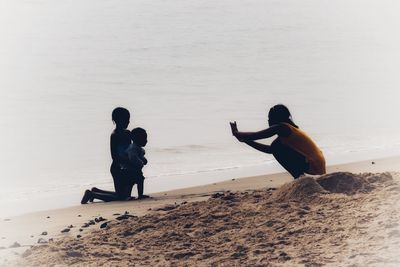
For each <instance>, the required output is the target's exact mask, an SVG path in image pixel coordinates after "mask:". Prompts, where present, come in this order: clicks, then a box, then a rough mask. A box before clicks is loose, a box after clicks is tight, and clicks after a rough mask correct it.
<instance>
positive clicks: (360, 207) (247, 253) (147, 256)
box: [0, 158, 400, 266]
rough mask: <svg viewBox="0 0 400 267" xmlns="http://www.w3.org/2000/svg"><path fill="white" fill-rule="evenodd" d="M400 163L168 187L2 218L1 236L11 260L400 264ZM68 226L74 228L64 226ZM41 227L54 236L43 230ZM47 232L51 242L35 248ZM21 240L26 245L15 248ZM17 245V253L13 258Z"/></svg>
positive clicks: (363, 164) (33, 263)
mask: <svg viewBox="0 0 400 267" xmlns="http://www.w3.org/2000/svg"><path fill="white" fill-rule="evenodd" d="M399 162H400V158H390V159H383V160H375V161H374V164H372V162H371V161H365V162H359V163H352V164H346V165H340V166H333V167H331V168H330V169H329V171H330V172H337V171H342V172H341V173H333V174H328V175H326V176H323V177H305V178H302V179H300V180H297V181H294V182H291V179H290V177H288V176H287V175H286V174H275V175H269V176H260V177H252V178H244V179H237V180H234V181H227V182H223V183H218V184H211V185H207V186H201V187H195V188H188V189H182V190H175V191H171V192H166V193H160V194H157V195H154V198H153V199H151V200H144V201H132V202H119V203H96V204H89V205H82V206H78V207H73V208H68V209H62V210H55V211H47V212H41V213H35V214H30V215H24V216H20V217H16V218H11V219H10V220H7V221H3V222H1V224H0V227H1V228H2V230H6V231H4V237H5V239H2V242H3V243H6V242H8V245H7V246H4V247H5V248H4V249H3V250H1V252H3V256H4V257H3V262H4V264H5V265H10V266H12V265H18V266H38V265H39V266H41V265H49V266H51V265H62V266H64V265H74V264H75V265H78V266H79V265H82V266H83V265H89V266H100V265H106V266H109V265H112V266H127V265H135V264H137V265H141V266H157V265H159V266H194V265H196V266H257V265H259V266H280V265H286V266H293V265H294V266H296V265H300V266H320V265H331V266H338V265H340V266H351V265H354V266H365V265H371V266H374V265H376V266H382V265H385V266H388V265H392V266H399V265H400V260H398V257H397V256H398V255H397V248H398V246H399V244H400V226H399V224H398V221H399V216H400V215H399V214H400V213H399V212H398V211H399V207H400V205H399V199H400V197H399V196H400V186H399V182H400V181H399V179H400V178H399V175H398V174H396V173H394V172H393V171H396V170H400V168H399ZM343 171H352V172H355V173H358V172H383V171H392V173H383V174H371V173H364V174H357V175H355V174H351V173H343ZM287 182H289V183H287ZM285 183H286V184H285ZM282 184H284V185H283V186H281V187H279V186H280V185H282ZM278 187H279V189H274V188H278ZM228 191H229V192H228ZM125 211H126V213H127V214H126V215H125ZM117 213H118V214H117ZM79 215H80V216H79ZM100 216H101V217H103V218H105V220H104V221H103V220H102V219H101V218H99V217H100ZM48 217H49V218H48ZM90 220H93V223H91V224H90V225H89V224H88V222H89V221H90ZM105 223H106V224H105ZM69 225H70V226H72V228H68V226H69ZM101 225H103V227H104V228H102V229H100V227H101ZM86 226H87V227H86ZM63 229H68V230H66V231H67V232H66V233H60V231H61V230H63ZM43 231H46V232H47V235H41V233H42V232H43ZM2 235H3V234H2ZM78 235H79V237H78ZM31 236H33V237H31ZM40 238H41V240H40V241H41V242H43V243H44V244H40V245H36V246H35V247H33V248H32V249H29V250H27V248H29V247H30V245H32V244H33V243H36V242H37V241H38V240H39V239H40ZM14 241H18V242H19V244H21V245H23V246H22V247H17V248H8V247H9V246H10V245H12V244H13V242H14ZM14 253H17V254H18V255H17V256H18V257H17V259H16V261H13V260H12V258H11V257H10V255H11V254H14ZM21 255H22V257H21ZM5 256H7V257H5ZM5 260H7V261H5Z"/></svg>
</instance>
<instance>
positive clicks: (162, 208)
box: [156, 204, 177, 211]
mask: <svg viewBox="0 0 400 267" xmlns="http://www.w3.org/2000/svg"><path fill="white" fill-rule="evenodd" d="M175 208H177V206H176V205H172V204H170V205H165V206H164V207H161V208H158V209H156V211H169V210H173V209H175Z"/></svg>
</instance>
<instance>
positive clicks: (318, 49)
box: [0, 0, 400, 217]
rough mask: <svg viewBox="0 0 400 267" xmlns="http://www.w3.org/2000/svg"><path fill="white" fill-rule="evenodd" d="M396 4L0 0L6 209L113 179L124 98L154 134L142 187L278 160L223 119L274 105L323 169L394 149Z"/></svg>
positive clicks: (397, 143) (221, 175)
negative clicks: (310, 141) (322, 159)
mask: <svg viewBox="0 0 400 267" xmlns="http://www.w3.org/2000/svg"><path fill="white" fill-rule="evenodd" d="M399 7H400V4H399V3H398V1H395V0H393V1H391V0H335V1H328V0H306V1H297V0H244V1H243V0H240V1H239V0H220V1H210V0H185V1H183V0H168V1H167V0H150V1H149V0H135V1H126V0H96V1H95V0H83V1H77V0H2V1H1V2H0V58H1V60H0V132H1V135H0V147H1V153H0V168H1V169H0V177H1V180H0V181H1V188H2V193H1V194H0V217H5V216H10V215H13V214H18V213H23V212H28V211H35V210H44V209H49V208H58V207H65V206H69V205H74V204H78V203H79V201H80V197H81V194H82V193H83V190H84V189H85V188H89V187H91V186H94V185H96V186H99V187H103V188H110V189H111V188H112V183H111V175H110V174H109V166H110V163H111V160H110V155H109V135H110V133H111V131H112V130H113V124H112V121H111V111H112V109H113V108H114V107H116V106H123V107H126V108H128V109H129V110H130V111H131V114H132V118H131V124H130V126H129V127H130V128H133V127H137V126H141V127H144V128H146V129H147V131H148V133H149V143H148V146H147V147H146V151H147V157H148V159H149V165H148V166H147V167H146V169H145V174H146V176H147V177H148V179H147V180H146V189H145V190H146V191H147V192H156V191H162V190H167V189H173V188H180V187H184V186H191V185H198V184H204V183H210V182H214V181H219V180H222V179H228V178H231V177H239V176H243V175H256V174H262V173H270V172H276V171H282V169H281V168H280V167H279V166H278V165H277V164H276V162H274V160H273V158H272V157H271V156H270V155H266V154H262V153H259V152H256V151H253V150H252V149H251V148H248V147H246V146H245V145H244V144H241V143H239V142H237V141H236V140H235V139H234V138H232V136H231V133H230V128H229V121H233V120H236V121H237V122H238V126H239V130H243V131H254V130H260V129H263V128H265V127H266V126H267V112H268V109H269V108H270V107H271V106H272V105H274V104H277V103H284V104H286V105H287V106H288V107H289V108H290V110H291V111H292V114H293V117H294V120H295V122H296V123H297V124H298V125H299V126H300V127H301V128H303V129H305V130H306V131H307V132H308V133H309V134H310V135H311V136H312V137H313V138H314V139H315V141H316V142H317V143H318V144H319V146H320V147H321V149H322V150H323V151H324V153H325V155H326V157H327V160H328V164H334V163H340V162H345V161H355V160H360V159H368V158H373V157H384V156H388V155H396V154H399V152H400V126H399V123H400V121H399V119H398V114H399V111H400V110H399V104H398V102H399V97H400V91H399V85H400V75H398V72H399V69H400V50H399V49H398V48H399V47H400V37H399V35H398V29H399V26H400V18H399V16H398V14H397V13H398V12H397V11H398V10H399ZM268 142H270V140H266V143H268Z"/></svg>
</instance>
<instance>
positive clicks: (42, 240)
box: [37, 238, 49, 244]
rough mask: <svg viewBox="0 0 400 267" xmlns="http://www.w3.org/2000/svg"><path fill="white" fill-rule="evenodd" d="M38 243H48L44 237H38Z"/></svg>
mask: <svg viewBox="0 0 400 267" xmlns="http://www.w3.org/2000/svg"><path fill="white" fill-rule="evenodd" d="M37 242H38V244H47V243H49V242H48V241H47V240H46V239H44V238H39V239H38V241H37Z"/></svg>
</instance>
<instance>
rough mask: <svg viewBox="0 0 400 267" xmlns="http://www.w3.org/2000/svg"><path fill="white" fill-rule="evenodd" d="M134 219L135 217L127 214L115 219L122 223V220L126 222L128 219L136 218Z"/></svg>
mask: <svg viewBox="0 0 400 267" xmlns="http://www.w3.org/2000/svg"><path fill="white" fill-rule="evenodd" d="M134 217H135V216H133V215H129V214H125V215H121V216H118V217H117V218H115V219H117V220H118V221H121V220H126V219H128V218H134Z"/></svg>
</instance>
